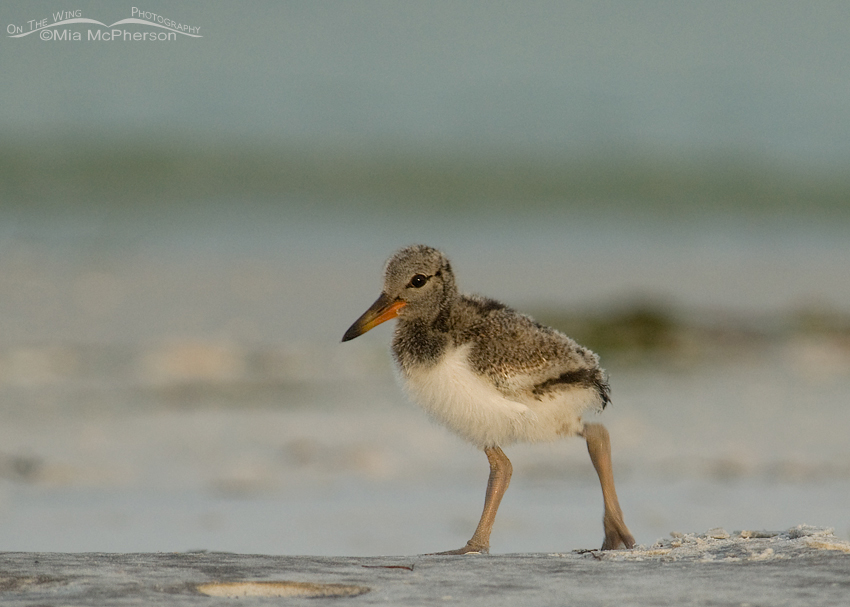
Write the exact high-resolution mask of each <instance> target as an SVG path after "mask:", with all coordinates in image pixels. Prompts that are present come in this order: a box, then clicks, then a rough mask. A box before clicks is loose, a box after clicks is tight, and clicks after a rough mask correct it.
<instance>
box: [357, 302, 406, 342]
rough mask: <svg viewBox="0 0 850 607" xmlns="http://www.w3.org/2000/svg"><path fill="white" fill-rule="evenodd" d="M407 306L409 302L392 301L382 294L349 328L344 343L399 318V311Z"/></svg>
mask: <svg viewBox="0 0 850 607" xmlns="http://www.w3.org/2000/svg"><path fill="white" fill-rule="evenodd" d="M406 305H407V302H405V301H402V300H401V299H391V298H390V296H389V295H387V294H386V293H381V296H380V297H379V298H378V299H377V300H375V303H373V304H372V305H371V306H370V307H369V309H368V310H366V311H365V312H363V315H362V316H361V317H360V318H358V319H357V320H355V321H354V324H353V325H351V326H350V327H349V328H348V331H346V332H345V335H343V336H342V341H349V340H351V339H354V338H355V337H358V336H360V335H363V334H364V333H365V332H366V331H368V330H369V329H374V328H375V327H377V326H378V325H379V324H381V323H382V322H386V321H388V320H392V319H393V318H395V317H396V316H398V311H399V310H401V309H402V308H403V307H404V306H406Z"/></svg>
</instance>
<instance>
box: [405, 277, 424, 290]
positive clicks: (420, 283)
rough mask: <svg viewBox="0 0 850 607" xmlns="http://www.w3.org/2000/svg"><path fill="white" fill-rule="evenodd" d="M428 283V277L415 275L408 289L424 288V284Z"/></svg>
mask: <svg viewBox="0 0 850 607" xmlns="http://www.w3.org/2000/svg"><path fill="white" fill-rule="evenodd" d="M426 282H428V277H427V276H425V275H424V274H417V275H416V276H414V277H413V278H411V279H410V284H409V285H408V286H409V287H413V288H415V289H419V288H422V287H424V286H425V283H426Z"/></svg>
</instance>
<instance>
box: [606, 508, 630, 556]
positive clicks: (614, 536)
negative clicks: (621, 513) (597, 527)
mask: <svg viewBox="0 0 850 607" xmlns="http://www.w3.org/2000/svg"><path fill="white" fill-rule="evenodd" d="M602 522H603V525H604V527H605V541H604V542H602V550H617V549H619V548H629V549H630V548H634V547H635V538H634V537H633V536H632V534H631V533H630V532H629V528H628V527H626V523H624V522H623V519H622V517H617V516H610V515H608V514H607V513H606V516H605V517H604V519H603V521H602Z"/></svg>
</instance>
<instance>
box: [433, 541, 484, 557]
mask: <svg viewBox="0 0 850 607" xmlns="http://www.w3.org/2000/svg"><path fill="white" fill-rule="evenodd" d="M489 552H490V546H479V545H477V544H472V543H467V544H466V546H464V547H463V548H458V549H457V550H446V551H445V552H432V553H431V556H437V555H446V554H487V553H489Z"/></svg>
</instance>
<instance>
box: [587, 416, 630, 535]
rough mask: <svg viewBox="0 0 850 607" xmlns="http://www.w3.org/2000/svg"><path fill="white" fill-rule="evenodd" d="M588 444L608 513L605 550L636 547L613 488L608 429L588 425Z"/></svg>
mask: <svg viewBox="0 0 850 607" xmlns="http://www.w3.org/2000/svg"><path fill="white" fill-rule="evenodd" d="M582 435H583V436H584V439H585V440H586V441H587V452H588V453H590V460H591V461H592V462H593V467H594V468H596V474H598V475H599V483H600V484H601V485H602V499H603V501H604V502H605V514H604V516H603V518H602V523H603V525H604V527H605V541H604V542H603V543H602V550H616V549H617V548H619V547H620V546H625V547H626V548H633V547H634V545H635V538H634V537H632V534H631V533H630V532H629V529H628V527H626V523H625V522H624V521H623V511H622V510H620V502H619V501H618V500H617V490H616V489H614V471H613V468H612V466H611V439H610V437H609V436H608V430H606V429H605V426H603V425H602V424H585V425H584V430H583V431H582Z"/></svg>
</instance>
